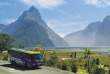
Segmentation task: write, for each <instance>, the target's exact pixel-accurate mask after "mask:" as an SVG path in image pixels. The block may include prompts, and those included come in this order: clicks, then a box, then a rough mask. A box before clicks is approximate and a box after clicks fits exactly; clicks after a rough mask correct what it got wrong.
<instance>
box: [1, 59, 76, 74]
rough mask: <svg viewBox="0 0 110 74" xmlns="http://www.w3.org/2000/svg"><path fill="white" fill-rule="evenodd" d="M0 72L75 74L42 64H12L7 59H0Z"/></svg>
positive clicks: (17, 73) (6, 73) (8, 73)
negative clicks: (36, 66)
mask: <svg viewBox="0 0 110 74" xmlns="http://www.w3.org/2000/svg"><path fill="white" fill-rule="evenodd" d="M0 74H75V73H72V72H68V71H63V70H59V69H55V68H50V67H44V66H42V67H38V68H34V69H29V68H25V67H22V66H19V65H12V64H10V63H9V62H8V61H1V60H0Z"/></svg>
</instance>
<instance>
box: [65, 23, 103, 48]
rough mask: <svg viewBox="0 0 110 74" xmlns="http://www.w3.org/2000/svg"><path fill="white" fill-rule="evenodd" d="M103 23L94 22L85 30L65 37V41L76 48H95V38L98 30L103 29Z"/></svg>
mask: <svg viewBox="0 0 110 74" xmlns="http://www.w3.org/2000/svg"><path fill="white" fill-rule="evenodd" d="M101 24H102V23H101V22H100V21H97V22H93V23H91V24H89V25H88V26H87V27H86V28H85V29H83V30H80V31H78V32H75V33H71V34H69V35H67V36H65V37H64V39H65V40H66V41H67V42H68V43H69V44H70V46H75V47H87V46H94V42H95V36H96V33H97V31H98V29H99V28H100V27H101Z"/></svg>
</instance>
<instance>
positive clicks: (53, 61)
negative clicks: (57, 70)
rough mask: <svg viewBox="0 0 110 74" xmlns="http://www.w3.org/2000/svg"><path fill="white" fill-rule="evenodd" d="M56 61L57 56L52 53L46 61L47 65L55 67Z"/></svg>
mask: <svg viewBox="0 0 110 74" xmlns="http://www.w3.org/2000/svg"><path fill="white" fill-rule="evenodd" d="M57 63H58V57H57V55H56V54H54V55H52V56H51V57H50V59H49V61H48V65H49V66H53V67H56V66H57Z"/></svg>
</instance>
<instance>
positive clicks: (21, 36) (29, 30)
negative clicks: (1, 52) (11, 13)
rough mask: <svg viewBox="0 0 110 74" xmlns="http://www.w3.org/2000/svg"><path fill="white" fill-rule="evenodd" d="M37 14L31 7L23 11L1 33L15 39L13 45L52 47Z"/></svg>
mask: <svg viewBox="0 0 110 74" xmlns="http://www.w3.org/2000/svg"><path fill="white" fill-rule="evenodd" d="M39 18H40V15H39V12H38V11H37V9H34V8H33V7H32V8H30V9H29V10H28V11H25V12H24V13H23V14H22V15H21V16H20V17H19V18H18V20H16V21H15V22H13V23H11V24H9V25H7V26H6V28H5V29H4V30H3V31H2V32H3V33H7V34H9V35H11V37H12V38H14V39H16V40H15V42H14V43H13V44H14V45H23V46H24V47H34V46H36V45H38V44H41V46H42V47H54V44H53V42H52V40H51V39H50V38H49V36H48V34H47V31H46V30H45V29H44V28H43V27H42V26H41V24H40V22H39Z"/></svg>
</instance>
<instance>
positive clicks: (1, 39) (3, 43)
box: [0, 33, 14, 51]
mask: <svg viewBox="0 0 110 74" xmlns="http://www.w3.org/2000/svg"><path fill="white" fill-rule="evenodd" d="M12 42H14V39H12V38H10V36H9V35H8V34H4V33H0V51H3V50H8V49H9V48H11V43H12Z"/></svg>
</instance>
